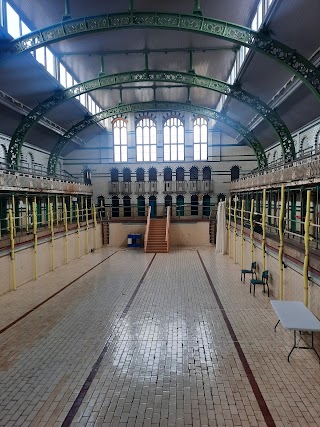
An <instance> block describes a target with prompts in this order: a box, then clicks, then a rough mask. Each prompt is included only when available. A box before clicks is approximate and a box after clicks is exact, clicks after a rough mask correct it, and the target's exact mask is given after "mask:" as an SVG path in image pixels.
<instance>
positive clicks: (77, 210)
mask: <svg viewBox="0 0 320 427" xmlns="http://www.w3.org/2000/svg"><path fill="white" fill-rule="evenodd" d="M76 212H77V228H78V232H77V234H78V258H80V218H79V205H78V202H77V203H76Z"/></svg>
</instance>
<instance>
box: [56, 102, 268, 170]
mask: <svg viewBox="0 0 320 427" xmlns="http://www.w3.org/2000/svg"><path fill="white" fill-rule="evenodd" d="M166 110H170V111H184V112H188V113H191V114H196V115H199V116H205V117H208V118H211V119H214V120H218V121H221V122H223V123H224V124H225V125H227V126H230V127H231V128H233V129H234V130H236V131H237V132H238V133H239V134H241V135H242V136H243V138H245V139H246V140H247V141H248V142H249V144H250V145H251V147H252V148H253V150H254V153H255V155H256V158H257V162H258V167H259V168H264V167H266V166H267V157H266V155H265V152H264V149H263V147H262V145H261V144H260V142H259V140H258V139H257V138H256V137H255V136H254V134H253V133H252V132H251V131H250V130H249V129H248V128H246V127H245V126H243V125H241V124H240V123H239V122H237V121H236V120H233V119H232V118H231V117H229V116H227V115H226V114H225V113H221V112H218V111H216V110H213V109H211V108H206V107H202V106H199V105H193V104H189V103H182V102H166V101H153V102H138V103H134V104H125V105H118V106H116V107H113V108H108V109H107V110H104V111H101V112H100V113H97V114H95V115H93V116H90V117H87V118H85V119H84V120H82V121H80V122H78V123H77V124H76V125H74V126H73V127H72V128H71V129H69V130H68V131H67V132H66V133H65V134H64V135H62V136H61V137H60V138H59V140H58V142H57V144H56V145H55V146H54V148H53V150H52V152H51V154H50V157H49V161H48V175H50V176H54V175H55V174H56V166H57V163H58V161H59V156H60V154H61V151H62V150H63V148H64V147H65V146H66V144H68V142H69V141H70V140H71V139H72V138H73V137H74V136H75V135H77V133H79V132H81V131H82V130H83V129H86V128H87V127H89V126H91V125H92V124H94V123H98V122H99V121H101V120H104V119H107V118H110V117H114V116H117V115H119V114H127V113H136V112H141V111H166Z"/></svg>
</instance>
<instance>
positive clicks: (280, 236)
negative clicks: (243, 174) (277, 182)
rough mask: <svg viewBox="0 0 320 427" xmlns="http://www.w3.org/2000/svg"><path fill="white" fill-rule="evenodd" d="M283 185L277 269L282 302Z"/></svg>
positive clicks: (282, 189) (282, 190) (282, 187)
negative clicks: (278, 270)
mask: <svg viewBox="0 0 320 427" xmlns="http://www.w3.org/2000/svg"><path fill="white" fill-rule="evenodd" d="M284 208H285V206H284V185H283V184H282V186H281V199H280V213H279V269H280V298H279V299H280V300H283V220H284Z"/></svg>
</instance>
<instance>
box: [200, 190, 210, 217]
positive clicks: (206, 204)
mask: <svg viewBox="0 0 320 427" xmlns="http://www.w3.org/2000/svg"><path fill="white" fill-rule="evenodd" d="M202 215H203V216H210V196H209V194H205V195H204V196H203V205H202Z"/></svg>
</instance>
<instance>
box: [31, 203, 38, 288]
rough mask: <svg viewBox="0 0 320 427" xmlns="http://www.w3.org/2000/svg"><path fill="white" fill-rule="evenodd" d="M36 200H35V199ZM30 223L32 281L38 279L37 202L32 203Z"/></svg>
mask: <svg viewBox="0 0 320 427" xmlns="http://www.w3.org/2000/svg"><path fill="white" fill-rule="evenodd" d="M35 199H36V198H35ZM32 221H33V245H34V247H33V249H34V252H33V268H34V279H35V280H37V279H38V234H37V202H35V201H34V202H33V203H32Z"/></svg>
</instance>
